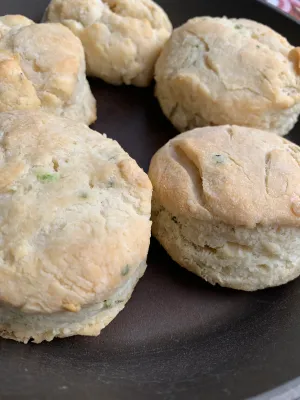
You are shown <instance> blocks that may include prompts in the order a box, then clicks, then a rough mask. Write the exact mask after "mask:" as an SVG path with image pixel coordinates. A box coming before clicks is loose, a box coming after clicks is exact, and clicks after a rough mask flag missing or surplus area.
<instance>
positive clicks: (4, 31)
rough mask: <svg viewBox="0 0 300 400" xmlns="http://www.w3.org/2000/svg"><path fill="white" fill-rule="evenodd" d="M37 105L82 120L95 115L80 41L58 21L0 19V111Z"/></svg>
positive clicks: (9, 17)
mask: <svg viewBox="0 0 300 400" xmlns="http://www.w3.org/2000/svg"><path fill="white" fill-rule="evenodd" d="M39 108H42V109H45V110H47V111H48V112H52V113H54V114H57V115H60V116H66V117H69V118H71V119H74V120H77V121H79V122H84V123H86V124H90V123H92V122H93V121H94V120H95V119H96V101H95V99H94V97H93V95H92V93H91V91H90V87H89V84H88V82H87V79H86V76H85V57H84V51H83V47H82V44H81V43H80V40H78V38H77V37H76V36H75V35H73V34H72V32H70V30H69V29H67V28H66V27H64V26H62V25H60V24H35V23H34V22H33V21H31V20H29V19H28V18H26V17H23V16H21V15H6V16H3V17H0V112H4V111H10V110H16V109H17V110H33V109H39Z"/></svg>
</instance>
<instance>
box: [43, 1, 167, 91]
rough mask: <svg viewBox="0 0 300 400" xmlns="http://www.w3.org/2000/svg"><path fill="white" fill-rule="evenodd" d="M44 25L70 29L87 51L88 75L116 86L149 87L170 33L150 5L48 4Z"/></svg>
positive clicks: (159, 10)
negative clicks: (52, 23) (155, 65)
mask: <svg viewBox="0 0 300 400" xmlns="http://www.w3.org/2000/svg"><path fill="white" fill-rule="evenodd" d="M45 20H48V21H51V22H61V23H62V24H64V25H66V26H67V27H68V28H70V29H71V30H72V31H73V33H75V35H77V36H78V37H79V38H80V39H81V41H82V44H83V47H84V49H85V54H86V61H87V74H88V75H91V76H96V77H98V78H101V79H103V80H105V81H106V82H108V83H112V84H114V85H120V84H122V83H125V84H127V85H129V84H132V85H136V86H148V85H149V84H150V82H151V80H152V79H153V73H154V64H155V62H156V60H157V57H158V56H159V54H160V52H161V49H162V48H163V46H164V44H165V42H166V41H167V40H168V38H169V37H170V34H171V31H172V25H171V23H170V21H169V19H168V17H167V15H166V14H165V12H164V11H163V10H162V8H161V7H159V6H158V5H157V4H156V3H154V2H153V1H151V0H52V1H51V3H50V5H49V7H48V9H47V12H46V15H45Z"/></svg>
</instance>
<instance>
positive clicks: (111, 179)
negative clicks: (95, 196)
mask: <svg viewBox="0 0 300 400" xmlns="http://www.w3.org/2000/svg"><path fill="white" fill-rule="evenodd" d="M114 184H115V181H114V179H113V178H109V180H108V182H107V187H109V188H111V187H114Z"/></svg>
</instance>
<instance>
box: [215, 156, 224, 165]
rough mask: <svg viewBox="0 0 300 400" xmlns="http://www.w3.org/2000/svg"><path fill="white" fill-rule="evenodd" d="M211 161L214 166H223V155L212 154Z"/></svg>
mask: <svg viewBox="0 0 300 400" xmlns="http://www.w3.org/2000/svg"><path fill="white" fill-rule="evenodd" d="M212 159H213V160H214V162H215V163H216V164H224V162H225V157H224V156H223V154H213V156H212Z"/></svg>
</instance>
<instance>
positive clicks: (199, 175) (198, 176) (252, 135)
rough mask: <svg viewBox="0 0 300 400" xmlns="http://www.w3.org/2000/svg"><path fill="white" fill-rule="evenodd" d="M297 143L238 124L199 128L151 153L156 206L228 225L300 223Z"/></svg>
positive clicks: (151, 171)
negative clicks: (152, 155) (152, 154)
mask: <svg viewBox="0 0 300 400" xmlns="http://www.w3.org/2000/svg"><path fill="white" fill-rule="evenodd" d="M299 165H300V148H299V147H298V146H296V145H295V144H293V143H291V142H289V141H288V140H285V139H283V138H281V137H279V136H277V135H274V134H272V133H269V132H264V131H259V130H256V129H253V128H245V127H239V126H229V125H225V126H219V127H207V128H198V129H194V130H192V131H189V132H186V133H183V134H181V135H178V136H176V137H175V138H174V139H172V140H170V141H169V142H168V143H167V144H166V145H165V146H163V147H162V148H161V149H160V150H159V151H158V152H157V153H156V154H155V155H154V157H153V159H152V161H151V165H150V170H149V176H150V179H151V181H152V184H153V198H154V202H155V205H156V206H158V207H159V206H162V207H164V208H165V209H167V210H168V211H169V212H170V213H171V214H173V215H174V216H180V217H184V218H185V217H186V218H196V219H199V220H202V221H210V220H213V221H214V223H215V222H218V221H220V222H224V223H226V224H229V225H233V226H245V227H249V228H254V227H255V226H256V225H258V224H260V225H267V226H277V225H279V226H300V168H299Z"/></svg>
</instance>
